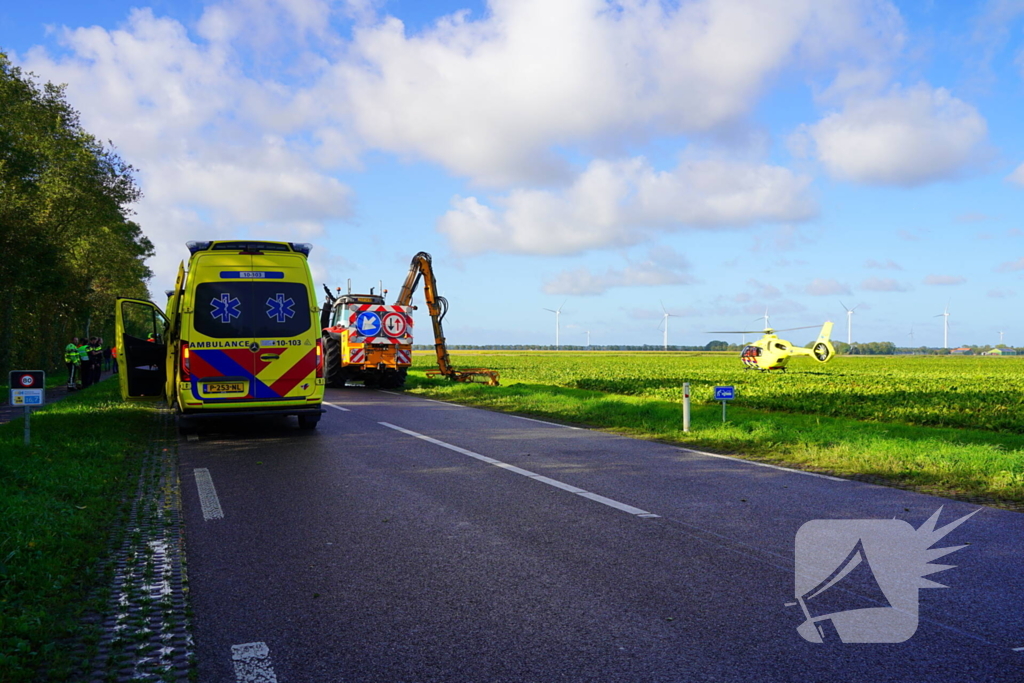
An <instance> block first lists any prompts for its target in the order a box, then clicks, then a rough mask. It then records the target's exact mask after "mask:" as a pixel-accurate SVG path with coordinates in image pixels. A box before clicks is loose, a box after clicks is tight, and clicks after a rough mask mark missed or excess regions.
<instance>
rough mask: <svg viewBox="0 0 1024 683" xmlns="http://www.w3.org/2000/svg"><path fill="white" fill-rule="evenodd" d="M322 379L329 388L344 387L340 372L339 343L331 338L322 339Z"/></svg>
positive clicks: (343, 378) (343, 379) (342, 376)
mask: <svg viewBox="0 0 1024 683" xmlns="http://www.w3.org/2000/svg"><path fill="white" fill-rule="evenodd" d="M324 378H325V379H326V380H327V386H329V387H335V388H337V387H343V386H345V376H344V375H343V374H342V370H341V342H340V341H338V340H337V339H334V338H333V337H329V336H328V337H324Z"/></svg>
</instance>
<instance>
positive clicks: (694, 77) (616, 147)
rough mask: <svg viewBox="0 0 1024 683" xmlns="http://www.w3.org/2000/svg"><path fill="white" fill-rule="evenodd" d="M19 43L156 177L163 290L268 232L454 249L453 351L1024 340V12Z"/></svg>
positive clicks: (177, 31) (38, 5)
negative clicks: (193, 248)
mask: <svg viewBox="0 0 1024 683" xmlns="http://www.w3.org/2000/svg"><path fill="white" fill-rule="evenodd" d="M0 50H3V51H4V52H6V53H7V54H8V56H9V57H10V58H11V59H12V60H13V61H14V62H15V63H16V64H17V65H19V66H21V67H23V68H24V69H26V70H28V71H31V72H33V73H34V74H36V76H38V78H40V79H41V80H46V81H52V82H55V83H66V84H67V97H68V100H69V102H70V103H71V105H72V106H73V107H75V108H76V109H77V110H78V111H80V112H81V115H82V123H83V125H84V126H85V128H86V129H87V130H88V131H89V132H91V133H93V134H94V135H96V136H97V137H98V138H100V139H102V140H109V141H111V142H112V143H113V145H114V146H115V148H116V150H117V152H118V153H119V154H120V155H121V156H122V157H123V158H124V159H125V160H126V161H128V162H129V163H131V164H132V165H133V166H135V168H136V169H137V179H138V183H139V185H140V187H141V189H142V191H143V193H144V198H143V199H142V200H141V201H140V202H139V203H138V204H137V206H136V207H135V209H136V212H137V215H136V220H138V222H139V224H140V225H141V226H142V229H143V231H144V232H145V234H146V235H147V236H148V237H149V238H150V239H151V240H152V241H153V243H154V245H155V247H156V255H155V257H153V258H152V259H151V260H150V262H149V265H150V267H151V268H152V269H153V271H154V278H153V280H152V282H151V283H150V289H151V291H152V292H154V293H155V294H154V296H155V297H157V296H158V298H157V299H156V300H158V301H159V300H161V299H162V298H163V297H162V294H159V295H157V294H156V293H161V292H163V290H164V289H167V288H170V287H172V286H173V276H174V273H175V272H176V270H177V265H178V262H179V261H181V260H182V259H184V258H186V257H187V255H188V252H187V250H186V249H185V246H184V243H185V242H186V241H187V240H192V239H228V238H236V237H249V238H265V239H278V240H286V241H303V242H310V243H312V244H313V245H314V247H313V252H312V254H311V259H310V264H311V266H312V268H313V274H314V278H315V281H316V282H317V284H318V286H319V284H320V283H327V284H328V285H330V286H331V287H332V288H333V287H336V286H342V287H345V286H346V281H347V280H348V279H349V278H351V279H352V283H353V289H354V290H355V291H368V290H369V288H370V287H376V286H377V285H378V282H379V281H383V283H384V287H385V288H386V289H390V291H391V292H392V294H391V296H390V297H389V301H391V300H393V298H394V296H395V294H396V293H397V291H398V289H399V288H400V287H401V284H402V281H403V280H404V278H405V275H406V273H407V272H408V267H409V261H410V259H411V258H412V256H413V255H414V254H415V253H417V252H419V251H427V252H429V253H431V254H432V255H433V262H434V265H435V272H436V276H437V281H438V288H439V291H440V293H441V294H443V295H444V296H445V297H447V298H448V300H449V302H450V305H451V310H450V313H449V315H448V317H447V318H446V319H445V323H446V325H445V331H446V333H447V337H448V341H449V343H452V344H553V343H554V342H555V334H556V326H555V322H556V321H555V318H556V316H555V315H554V314H552V313H551V312H549V311H547V310H545V309H558V308H559V307H561V311H562V312H561V314H560V316H558V318H559V322H560V330H559V338H560V342H561V344H563V345H569V344H576V345H582V344H586V343H587V340H588V338H589V339H590V342H591V343H592V344H595V345H598V344H651V345H660V344H662V343H663V341H664V336H663V329H664V328H663V327H662V325H663V324H664V322H665V314H666V313H668V314H670V315H671V316H672V317H669V318H668V319H667V320H668V327H669V335H668V342H669V344H673V345H696V344H705V343H707V342H708V341H710V340H711V339H723V338H724V339H728V340H730V341H739V339H740V338H739V336H738V335H734V336H732V337H729V336H724V335H721V334H713V333H710V332H709V331H711V330H757V329H761V328H762V327H764V316H765V312H766V311H767V313H768V315H769V321H770V323H769V324H770V325H771V326H772V327H774V328H790V327H801V326H805V325H820V324H821V323H822V322H823V321H825V320H832V321H834V322H835V324H836V326H835V332H834V335H833V338H835V339H838V340H840V341H846V340H847V335H848V330H847V323H848V322H851V323H852V328H853V329H852V334H851V335H850V336H851V338H852V340H853V341H854V342H858V341H859V342H869V341H891V342H894V343H896V344H897V345H900V346H932V347H939V346H942V345H943V343H944V338H943V333H944V328H943V321H944V317H943V313H944V312H947V311H948V313H949V316H948V318H946V320H948V323H949V330H948V332H949V335H948V343H949V346H951V347H954V346H958V345H961V344H992V345H994V344H997V343H999V342H1000V341H1003V342H1004V343H1006V344H1010V345H1020V346H1024V316H1022V315H1021V312H1020V310H1019V307H1020V305H1021V303H1022V301H1024V221H1022V220H1021V218H1022V215H1024V212H1022V208H1024V131H1022V126H1021V122H1022V116H1021V112H1022V111H1024V0H979V1H971V0H964V1H963V2H955V3H952V2H927V1H923V0H918V1H915V2H895V3H893V2H885V1H884V0H833V1H831V2H824V1H816V0H746V1H744V0H692V1H683V2H671V1H661V2H658V1H653V2H650V1H644V0H623V1H622V2H614V3H613V2H601V1H599V0H492V1H490V2H483V3H481V2H460V1H449V0H442V1H438V2H426V1H419V0H417V1H416V2H413V1H412V0H395V1H393V2H385V1H383V0H211V1H208V2H204V1H202V0H173V1H172V0H150V1H148V2H147V0H137V1H136V2H124V1H122V0H91V1H90V2H84V3H83V2H75V1H71V0H68V1H63V0H60V1H57V0H38V1H37V2H33V3H12V2H9V3H3V4H2V5H0ZM417 298H419V297H417ZM847 308H850V309H854V312H853V314H852V317H850V316H848V314H847V312H846V309H847ZM420 317H421V318H422V319H421V320H419V321H418V323H419V326H418V329H419V330H427V329H429V328H427V327H424V326H425V325H427V324H428V320H427V319H426V316H425V315H424V314H423V313H421V314H420ZM786 336H788V337H789V338H790V339H791V340H792V341H794V342H796V343H800V344H802V343H805V342H808V341H810V340H812V339H813V338H814V336H815V333H814V331H806V330H803V331H799V332H794V333H793V334H792V335H786ZM805 337H806V338H805ZM747 338H748V339H751V338H753V336H752V335H748V337H747ZM418 341H426V340H425V338H423V337H421V338H420V339H419V340H418Z"/></svg>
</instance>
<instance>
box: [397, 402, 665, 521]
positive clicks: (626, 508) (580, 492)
mask: <svg viewBox="0 0 1024 683" xmlns="http://www.w3.org/2000/svg"><path fill="white" fill-rule="evenodd" d="M377 424H379V425H383V426H384V427H387V428H388V429H394V430H395V431H397V432H402V433H403V434H408V435H409V436H414V437H416V438H417V439H422V440H423V441H428V442H430V443H432V444H434V445H437V446H440V447H441V448H447V449H448V450H450V451H455V452H456V453H462V454H463V455H468V456H469V457H471V458H475V459H477V460H480V461H482V462H485V463H487V464H488V465H494V466H495V467H500V468H501V469H503V470H507V471H509V472H514V473H515V474H521V475H523V476H524V477H528V478H530V479H533V480H534V481H539V482H540V483H542V484H547V485H548V486H554V487H555V488H557V489H562V490H563V491H568V492H569V493H574V494H576V495H577V496H581V497H583V498H587V499H589V500H592V501H594V502H596V503H601V504H602V505H607V506H608V507H611V508H615V509H616V510H621V511H622V512H625V513H627V514H630V515H636V516H637V517H643V518H644V519H651V518H654V517H660V515H656V514H654V513H653V512H648V511H647V510H641V509H640V508H637V507H633V506H632V505H627V504H626V503H620V502H619V501H617V500H612V499H611V498H605V497H604V496H599V495H598V494H596V493H591V492H590V491H586V490H584V489H581V488H577V487H575V486H572V485H571V484H566V483H565V482H561V481H558V480H557V479H550V478H548V477H545V476H543V475H540V474H537V473H536V472H531V471H530V470H524V469H523V468H521V467H516V466H515V465H510V464H508V463H507V462H502V461H500V460H495V459H494V458H490V457H488V456H486V455H480V454H479V453H474V452H473V451H470V450H466V449H465V448H460V447H459V446H453V445H452V444H450V443H445V442H444V441H439V440H438V439H435V438H433V437H429V436H427V435H425V434H420V433H419V432H414V431H412V430H411V429H405V428H404V427H399V426H398V425H393V424H391V423H390V422H378V423H377Z"/></svg>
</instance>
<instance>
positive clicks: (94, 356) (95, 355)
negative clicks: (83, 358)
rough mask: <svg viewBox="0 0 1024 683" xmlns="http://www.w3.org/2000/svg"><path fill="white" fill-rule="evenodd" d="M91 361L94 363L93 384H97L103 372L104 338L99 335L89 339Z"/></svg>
mask: <svg viewBox="0 0 1024 683" xmlns="http://www.w3.org/2000/svg"><path fill="white" fill-rule="evenodd" d="M89 361H90V362H91V363H92V384H97V383H99V381H100V375H101V374H102V373H103V340H102V339H100V338H99V337H92V338H91V339H89Z"/></svg>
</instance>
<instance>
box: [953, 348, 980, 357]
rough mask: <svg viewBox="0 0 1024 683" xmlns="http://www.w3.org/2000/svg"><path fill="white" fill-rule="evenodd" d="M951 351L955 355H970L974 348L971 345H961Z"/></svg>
mask: <svg viewBox="0 0 1024 683" xmlns="http://www.w3.org/2000/svg"><path fill="white" fill-rule="evenodd" d="M950 353H951V354H953V355H955V356H970V355H971V354H972V353H974V349H972V348H971V347H970V346H961V347H959V348H956V349H953V350H951V351H950Z"/></svg>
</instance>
